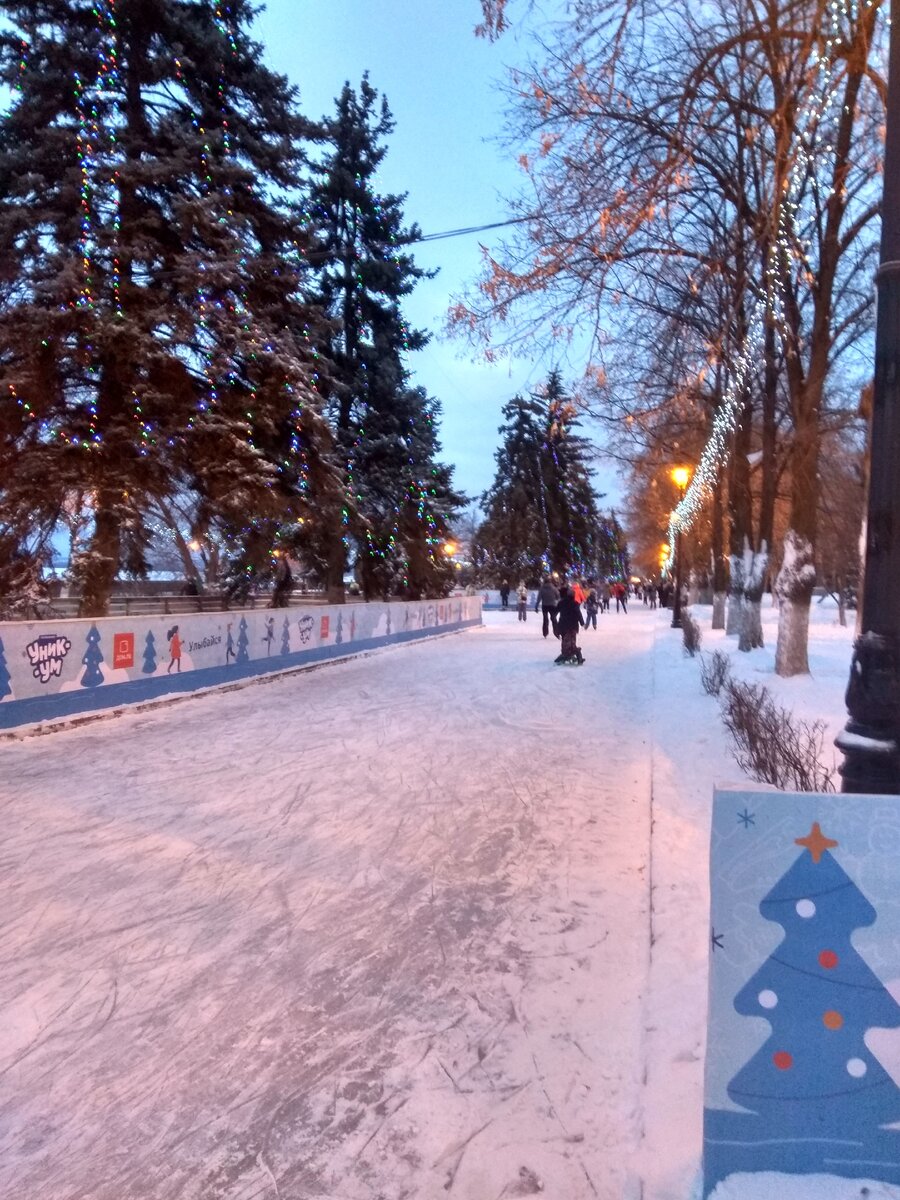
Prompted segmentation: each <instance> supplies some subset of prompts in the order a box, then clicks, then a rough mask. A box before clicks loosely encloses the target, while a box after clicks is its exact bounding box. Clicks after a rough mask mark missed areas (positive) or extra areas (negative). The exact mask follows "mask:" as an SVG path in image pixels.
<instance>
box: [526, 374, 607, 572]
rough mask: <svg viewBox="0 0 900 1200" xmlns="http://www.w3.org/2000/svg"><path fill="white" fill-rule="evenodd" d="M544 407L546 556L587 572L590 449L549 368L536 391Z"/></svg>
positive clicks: (594, 546)
mask: <svg viewBox="0 0 900 1200" xmlns="http://www.w3.org/2000/svg"><path fill="white" fill-rule="evenodd" d="M539 396H540V398H541V399H542V400H543V403H544V404H545V406H546V410H545V421H546V427H545V429H546V432H545V438H544V446H543V451H544V452H543V465H542V478H543V485H544V495H545V497H546V499H545V504H546V510H547V526H548V529H549V534H550V536H549V544H548V548H547V549H548V556H549V559H550V565H551V567H552V569H553V570H554V571H559V572H565V571H574V573H575V574H576V575H578V576H580V577H586V576H589V575H592V574H593V573H594V570H595V568H596V565H597V557H598V554H597V551H598V542H599V538H598V526H599V520H600V518H599V512H598V509H597V497H596V494H595V492H594V488H593V485H592V484H591V479H590V467H589V465H588V455H589V452H590V448H589V445H588V442H587V441H586V439H585V438H583V437H581V436H580V435H579V434H578V433H577V432H576V430H577V428H578V419H577V409H576V407H575V404H574V402H573V401H572V399H571V397H570V396H568V395H567V394H566V391H565V389H564V387H563V383H562V379H561V377H560V374H559V372H558V371H556V370H553V371H551V372H550V375H549V377H548V379H547V383H546V385H545V387H544V388H543V389H542V390H541V392H540V393H539Z"/></svg>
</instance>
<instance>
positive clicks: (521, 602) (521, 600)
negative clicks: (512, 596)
mask: <svg viewBox="0 0 900 1200" xmlns="http://www.w3.org/2000/svg"><path fill="white" fill-rule="evenodd" d="M516 611H517V612H518V614H519V620H520V621H527V620H528V588H527V587H526V586H525V580H524V579H523V580H522V581H521V582H520V584H519V586H518V588H517V590H516Z"/></svg>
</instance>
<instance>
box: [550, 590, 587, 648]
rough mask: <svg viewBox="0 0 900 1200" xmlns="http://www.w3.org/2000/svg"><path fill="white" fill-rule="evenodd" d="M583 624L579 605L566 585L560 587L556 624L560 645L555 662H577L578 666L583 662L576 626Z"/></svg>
mask: <svg viewBox="0 0 900 1200" xmlns="http://www.w3.org/2000/svg"><path fill="white" fill-rule="evenodd" d="M583 624H584V617H583V616H582V615H581V606H580V605H579V604H578V603H577V601H576V600H575V597H574V596H573V595H572V593H571V592H570V591H569V589H568V588H567V587H562V588H560V592H559V616H558V618H557V625H558V627H559V636H560V638H561V640H562V646H561V648H560V654H559V657H558V658H557V659H556V662H558V663H578V665H579V666H581V665H582V664H583V663H584V655H583V654H582V653H581V650H580V649H579V647H578V627H579V626H580V625H583Z"/></svg>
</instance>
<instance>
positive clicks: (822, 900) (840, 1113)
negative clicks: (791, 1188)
mask: <svg viewBox="0 0 900 1200" xmlns="http://www.w3.org/2000/svg"><path fill="white" fill-rule="evenodd" d="M796 842H797V844H798V845H800V846H803V847H804V851H803V853H802V854H801V855H800V857H799V858H798V859H797V860H796V861H795V862H794V864H793V865H792V866H791V867H790V868H789V870H788V871H787V872H786V874H785V875H783V876H782V878H781V879H780V880H779V881H778V882H777V883H776V884H775V886H774V887H773V888H772V890H771V891H770V892H769V893H768V895H767V896H766V897H765V898H764V899H763V900H762V902H761V903H760V906H759V911H760V913H761V914H762V915H763V916H764V917H765V918H766V919H767V920H769V921H775V922H777V924H779V925H781V926H782V928H783V929H784V932H785V937H784V939H783V941H782V942H781V943H780V944H779V945H778V947H777V948H776V950H775V951H774V953H773V954H772V955H771V956H770V957H769V958H768V959H767V960H766V961H765V962H764V963H763V964H762V966H761V967H760V969H759V970H758V971H757V972H756V973H755V974H754V975H753V976H752V977H751V978H750V979H749V980H748V981H747V983H746V984H745V985H744V987H742V988H741V990H740V991H739V992H738V994H737V995H736V996H735V999H734V1007H735V1009H736V1010H737V1012H739V1013H740V1014H741V1015H742V1016H747V1017H764V1018H765V1019H766V1020H767V1021H768V1022H769V1024H770V1026H771V1033H770V1036H769V1037H768V1039H767V1040H766V1042H765V1043H764V1045H763V1046H762V1047H761V1048H760V1049H759V1051H758V1052H757V1053H756V1054H754V1055H753V1057H752V1058H751V1059H750V1060H749V1061H748V1062H747V1063H746V1064H745V1066H743V1067H742V1068H741V1069H740V1070H739V1071H738V1072H737V1074H736V1075H735V1076H734V1078H733V1079H732V1080H731V1082H730V1083H729V1085H728V1096H729V1098H730V1099H731V1100H732V1101H734V1103H735V1104H738V1105H740V1106H741V1108H742V1109H743V1110H744V1111H743V1112H734V1111H731V1112H726V1111H724V1110H720V1109H707V1110H706V1113H705V1122H704V1124H705V1135H704V1142H705V1149H704V1183H705V1194H706V1195H709V1193H710V1192H711V1191H712V1190H713V1188H714V1187H715V1185H716V1183H718V1182H719V1180H721V1179H723V1178H725V1176H726V1175H728V1174H731V1173H733V1172H735V1171H747V1172H759V1171H778V1172H787V1173H791V1174H815V1173H820V1172H821V1173H823V1174H831V1175H840V1176H845V1177H848V1178H869V1179H877V1180H883V1181H885V1182H888V1183H897V1184H900V1133H897V1132H895V1131H893V1130H887V1129H884V1128H883V1126H884V1125H886V1124H888V1123H889V1122H895V1121H900V1089H898V1087H897V1085H896V1084H895V1082H894V1080H893V1079H892V1078H891V1076H890V1075H888V1073H887V1072H886V1071H885V1069H884V1068H883V1067H882V1065H881V1063H880V1062H879V1061H878V1060H877V1059H876V1058H875V1056H874V1055H873V1054H872V1052H871V1051H870V1050H869V1048H868V1047H867V1046H866V1043H865V1040H864V1039H865V1034H866V1032H867V1030H869V1029H874V1028H880V1029H893V1028H896V1027H898V1026H900V1006H898V1005H897V1003H896V1002H895V1001H894V999H893V998H892V997H891V995H890V994H889V992H888V991H887V989H886V988H885V987H884V985H883V984H882V982H881V981H880V980H879V979H878V977H877V976H876V975H875V974H874V973H873V972H872V971H871V970H870V968H869V967H868V966H867V965H866V963H865V962H864V961H863V959H862V958H861V957H860V955H859V954H858V953H857V952H856V950H854V948H853V946H852V945H851V942H850V934H851V933H852V932H853V930H855V929H859V928H861V927H863V926H866V925H872V924H873V923H874V921H875V918H876V915H877V914H876V912H875V909H874V908H873V907H872V905H871V904H869V902H868V901H867V900H866V899H865V897H864V896H863V895H862V893H861V892H860V891H859V889H858V888H857V886H856V884H855V883H854V882H853V881H852V880H851V879H850V877H849V876H848V875H847V874H846V872H845V871H844V870H843V868H842V867H841V866H840V865H839V863H838V862H837V861H836V859H835V858H834V857H833V856H832V854H831V853H830V851H831V850H832V849H834V848H835V847H836V846H837V844H838V843H837V842H836V841H833V840H832V839H831V838H828V837H825V835H824V834H823V833H822V831H821V829H820V828H819V825H818V823H815V824H814V825H813V827H812V830H811V831H810V833H809V835H808V836H807V837H805V838H797V839H796Z"/></svg>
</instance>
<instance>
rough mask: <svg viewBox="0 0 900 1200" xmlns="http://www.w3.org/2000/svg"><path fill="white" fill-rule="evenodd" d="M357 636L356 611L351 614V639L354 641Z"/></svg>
mask: <svg viewBox="0 0 900 1200" xmlns="http://www.w3.org/2000/svg"><path fill="white" fill-rule="evenodd" d="M355 636H356V611H355V610H354V611H353V612H352V613H351V614H350V641H351V642H352V641H353V639H354V637H355Z"/></svg>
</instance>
